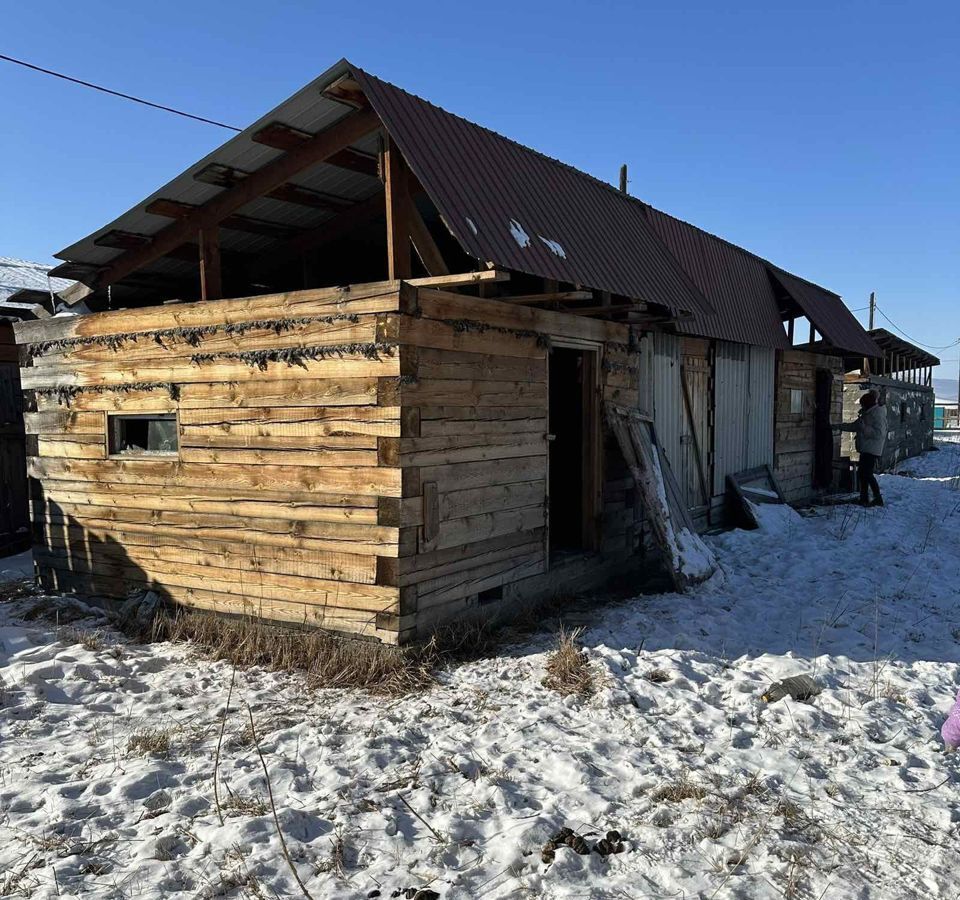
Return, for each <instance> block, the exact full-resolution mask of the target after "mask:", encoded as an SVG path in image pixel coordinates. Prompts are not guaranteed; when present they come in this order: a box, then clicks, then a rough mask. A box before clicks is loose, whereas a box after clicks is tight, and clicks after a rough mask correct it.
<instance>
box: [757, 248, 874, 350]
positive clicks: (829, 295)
mask: <svg viewBox="0 0 960 900" xmlns="http://www.w3.org/2000/svg"><path fill="white" fill-rule="evenodd" d="M768 265H769V268H770V274H771V275H772V276H773V277H774V278H775V279H776V280H777V281H778V282H779V283H780V285H781V286H782V287H783V289H784V290H785V291H786V292H787V293H788V294H789V295H790V296H791V297H792V298H793V299H794V300H795V301H796V303H797V305H798V306H799V307H800V308H801V309H802V310H803V313H804V315H805V316H806V317H807V318H808V319H809V320H810V321H811V322H812V323H813V325H814V327H815V328H816V329H817V331H819V332H820V334H822V335H823V336H824V338H826V340H827V341H829V342H830V344H832V345H833V346H834V347H836V348H837V349H838V350H846V351H847V352H848V353H853V354H856V355H859V356H882V355H883V354H882V353H881V351H880V348H879V347H878V346H877V345H876V343H874V341H873V340H871V338H870V335H869V334H867V331H866V329H865V328H864V327H863V326H862V325H861V324H860V323H859V322H858V321H857V320H856V319H855V318H854V316H853V313H852V312H850V310H849V309H847V307H846V306H845V305H844V303H843V300H841V299H840V296H839V295H838V294H834V293H833V292H832V291H828V290H827V289H826V288H822V287H820V286H819V285H816V284H814V283H813V282H812V281H806V280H805V279H803V278H800V277H799V276H797V275H792V274H790V273H789V272H785V271H784V270H783V269H780V268H778V267H777V266H774V265H773V264H768Z"/></svg>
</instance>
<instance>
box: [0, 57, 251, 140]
mask: <svg viewBox="0 0 960 900" xmlns="http://www.w3.org/2000/svg"><path fill="white" fill-rule="evenodd" d="M0 59H2V60H5V61H6V62H10V63H14V64H15V65H18V66H23V67H24V68H25V69H32V70H33V71H34V72H42V73H43V74H44V75H52V76H53V77H54V78H61V79H63V80H64V81H69V82H71V83H72V84H79V85H80V86H81V87H86V88H90V89H91V90H94V91H100V92H101V93H104V94H110V96H111V97H120V98H121V99H123V100H132V101H133V102H134V103H140V104H142V105H143V106H149V107H151V108H152V109H160V110H163V112H168V113H173V114H174V115H175V116H183V117H184V118H185V119H193V120H194V121H195V122H203V123H204V124H206V125H216V126H217V127H218V128H226V129H227V130H228V131H243V129H242V128H237V127H236V126H235V125H225V124H224V123H223V122H217V121H216V120H214V119H206V118H204V117H203V116H195V115H193V113H188V112H184V111H183V110H180V109H174V108H173V107H172V106H164V105H163V104H162V103H153V102H152V101H150V100H144V99H143V98H142V97H134V96H133V95H132V94H124V93H122V92H121V91H114V90H111V89H110V88H107V87H103V86H102V85H99V84H93V83H92V82H89V81H83V80H82V79H80V78H73V77H72V76H70V75H64V74H63V73H62V72H54V71H53V70H52V69H44V68H43V67H42V66H35V65H34V64H33V63H28V62H25V61H24V60H22V59H15V58H14V57H12V56H6V55H5V54H3V53H0Z"/></svg>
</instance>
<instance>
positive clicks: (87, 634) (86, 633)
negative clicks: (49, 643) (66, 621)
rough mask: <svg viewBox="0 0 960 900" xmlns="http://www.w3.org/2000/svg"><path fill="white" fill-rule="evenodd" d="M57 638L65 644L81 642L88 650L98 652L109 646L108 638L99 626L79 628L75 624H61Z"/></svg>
mask: <svg viewBox="0 0 960 900" xmlns="http://www.w3.org/2000/svg"><path fill="white" fill-rule="evenodd" d="M57 640H58V641H63V643H65V644H81V645H82V646H84V647H86V648H87V650H91V651H93V652H97V651H99V650H103V649H104V648H105V647H106V646H107V639H106V636H105V635H104V633H103V631H102V630H101V629H99V628H78V627H77V626H75V625H61V626H60V627H59V628H58V629H57Z"/></svg>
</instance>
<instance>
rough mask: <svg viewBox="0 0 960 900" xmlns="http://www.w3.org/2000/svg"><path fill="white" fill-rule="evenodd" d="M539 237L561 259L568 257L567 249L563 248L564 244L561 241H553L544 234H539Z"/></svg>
mask: <svg viewBox="0 0 960 900" xmlns="http://www.w3.org/2000/svg"><path fill="white" fill-rule="evenodd" d="M537 237H538V238H540V240H541V241H543V242H544V243H545V244H546V245H547V246H548V247H549V248H550V252H551V253H553V254H555V255H556V256H559V257H560V259H566V258H567V251H566V250H564V249H563V245H562V244H561V243H560V242H559V241H552V240H550V238H545V237H544V236H543V235H542V234H538V235H537Z"/></svg>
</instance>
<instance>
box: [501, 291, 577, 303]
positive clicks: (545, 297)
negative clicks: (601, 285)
mask: <svg viewBox="0 0 960 900" xmlns="http://www.w3.org/2000/svg"><path fill="white" fill-rule="evenodd" d="M592 299H593V294H592V293H591V292H590V291H549V292H547V293H543V294H519V295H517V296H516V297H497V300H498V301H499V302H500V303H520V304H524V305H530V306H535V305H537V304H539V303H563V302H568V301H573V300H592Z"/></svg>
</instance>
